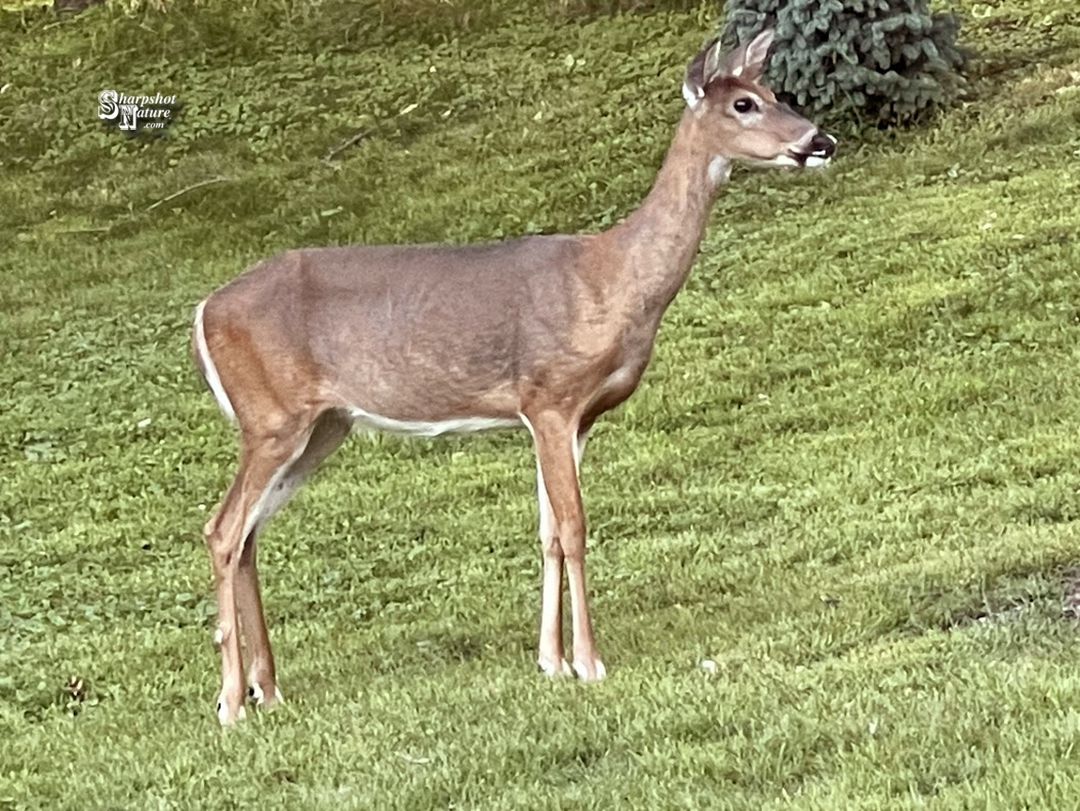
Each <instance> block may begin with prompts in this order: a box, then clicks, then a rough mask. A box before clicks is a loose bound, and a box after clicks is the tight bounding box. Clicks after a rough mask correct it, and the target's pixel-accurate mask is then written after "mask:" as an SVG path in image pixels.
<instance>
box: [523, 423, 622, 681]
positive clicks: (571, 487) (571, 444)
mask: <svg viewBox="0 0 1080 811" xmlns="http://www.w3.org/2000/svg"><path fill="white" fill-rule="evenodd" d="M530 427H531V428H532V431H533V437H534V441H535V444H536V456H537V462H538V465H539V469H540V476H539V479H540V482H541V484H542V486H543V489H544V491H545V492H546V494H547V501H548V506H549V507H550V513H549V520H552V519H553V521H554V535H555V536H556V538H557V541H558V546H559V550H558V551H554V550H552V552H551V554H550V557H549V554H548V552H547V549H546V548H545V557H544V613H543V615H542V616H543V618H544V619H545V620H546V619H547V618H548V617H549V616H551V617H552V618H553V620H558V618H559V613H558V611H559V609H558V603H556V606H555V608H551V607H550V602H549V595H551V594H553V593H554V594H556V595H558V597H559V600H560V601H561V597H562V595H561V591H562V583H561V580H562V577H561V571H559V570H558V569H556V568H555V564H556V561H559V560H560V559H561V563H562V565H563V566H564V567H565V569H566V574H567V580H568V581H569V586H570V612H571V619H572V624H573V632H574V664H573V669H574V672H575V673H576V674H577V675H578V677H579V678H581V679H583V680H585V681H596V680H598V679H602V678H603V677H604V675H605V673H606V671H605V668H604V664H603V662H601V661H600V658H599V657H598V656H597V653H596V645H595V642H594V640H593V631H592V621H591V619H590V617H589V600H588V594H587V592H586V588H585V512H584V509H583V507H582V503H581V491H580V489H579V486H578V476H577V462H578V457H579V445H578V434H577V425H576V424H573V423H571V422H570V421H569V420H566V419H565V418H563V417H562V416H561V415H560V414H558V413H557V412H553V411H545V412H542V413H541V414H538V415H536V417H535V418H534V419H533V420H532V422H531V426H530ZM542 514H543V513H542ZM547 534H548V536H550V535H551V534H552V533H551V531H550V530H549V532H548V533H547ZM549 560H550V561H551V563H550V564H549ZM553 572H557V574H553ZM556 577H557V578H558V579H556ZM544 629H545V625H544V623H543V622H542V624H541V646H542V647H541V655H543V650H544V649H543V645H544V643H545V637H544V633H543V632H544Z"/></svg>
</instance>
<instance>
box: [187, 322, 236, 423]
mask: <svg viewBox="0 0 1080 811" xmlns="http://www.w3.org/2000/svg"><path fill="white" fill-rule="evenodd" d="M204 307H206V301H205V300H203V301H200V302H199V306H198V307H196V308H195V351H196V352H198V353H199V360H201V361H202V365H203V370H204V371H205V373H206V385H208V386H209V387H210V391H211V392H213V394H214V399H215V400H217V404H218V408H220V409H221V410H222V411H223V412H224V414H225V416H226V417H228V418H229V419H230V420H232V421H233V422H236V411H235V410H234V409H233V406H232V402H231V401H230V400H229V395H228V394H226V393H225V387H224V386H223V385H222V384H221V378H220V377H219V376H218V372H217V366H215V365H214V359H213V358H212V357H210V347H209V346H208V345H207V343H206V330H205V329H204V328H203V308H204Z"/></svg>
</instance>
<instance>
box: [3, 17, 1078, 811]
mask: <svg viewBox="0 0 1080 811" xmlns="http://www.w3.org/2000/svg"><path fill="white" fill-rule="evenodd" d="M125 5H127V6H128V7H129V11H128V12H125ZM393 5H394V4H393V3H391V2H390V0H365V2H360V3H348V2H345V0H325V2H323V3H321V4H319V3H312V2H308V0H252V2H249V3H247V4H236V5H229V6H226V5H225V4H220V5H219V4H215V3H210V2H204V3H193V2H188V0H177V4H176V5H173V6H171V7H170V9H169V10H168V11H167V12H161V11H155V10H149V11H139V12H130V6H131V3H128V4H125V3H123V2H116V3H113V4H110V5H109V6H107V7H95V8H92V9H90V10H89V11H87V12H85V13H83V14H78V15H66V16H61V17H56V16H55V15H53V14H52V12H50V11H47V10H34V9H31V10H24V11H11V12H6V13H0V54H2V59H0V88H3V89H2V90H0V144H2V148H0V280H2V284H0V357H2V358H3V362H2V363H0V810H2V811H8V810H9V809H36V808H42V809H46V808H47V809H73V810H78V811H82V810H83V809H158V808H161V809H174V808H176V809H188V808H190V809H232V808H266V809H271V808H288V809H324V808H325V809H342V808H344V809H352V808H380V809H381V808H388V809H392V808H402V809H414V808H415V809H427V808H437V807H438V808H442V807H454V808H482V809H502V808H529V809H535V808H569V807H572V808H596V809H610V808H665V807H688V808H732V809H737V808H739V809H741V808H747V809H762V808H765V809H768V808H780V807H784V808H797V809H862V808H866V809H872V808H882V809H903V808H921V807H932V808H935V809H938V808H940V809H968V808H993V809H1004V808H1009V809H1013V808H1048V809H1062V808H1070V807H1073V806H1075V804H1076V797H1077V796H1080V753H1078V751H1077V744H1078V742H1080V644H1078V643H1080V640H1078V639H1077V626H1076V623H1075V621H1074V620H1073V619H1072V618H1071V617H1070V616H1069V612H1068V611H1067V610H1066V611H1063V607H1064V608H1066V609H1068V608H1069V607H1070V603H1069V602H1068V598H1067V595H1068V594H1069V592H1070V590H1071V581H1072V579H1073V578H1074V577H1076V576H1077V575H1076V574H1075V571H1074V570H1075V568H1076V567H1078V566H1080V543H1078V541H1080V532H1078V530H1077V526H1078V524H1077V521H1078V519H1080V430H1078V429H1080V384H1078V382H1077V370H1078V369H1080V202H1078V201H1080V10H1076V9H1071V7H1070V6H1069V4H1064V3H1059V2H1057V1H1056V0H1028V1H1027V2H1021V0H990V1H989V2H978V3H975V2H970V0H962V2H961V3H960V8H961V10H962V11H963V12H964V13H965V14H966V15H967V17H968V19H967V21H966V23H965V26H964V28H963V35H964V41H965V44H967V45H968V46H969V47H971V48H972V49H973V50H974V51H975V52H976V53H977V55H978V56H977V60H976V61H975V62H974V64H973V67H972V76H971V87H970V93H969V97H968V98H967V99H966V100H965V101H964V103H962V104H960V105H958V106H957V107H956V108H954V109H952V110H951V111H949V112H947V113H946V114H944V115H942V116H940V117H938V118H936V119H934V120H932V121H927V122H925V123H924V124H923V125H921V126H920V127H917V128H913V129H909V130H906V131H900V132H891V133H871V134H866V133H863V134H859V133H857V132H855V131H850V132H845V131H843V129H842V128H841V130H840V131H838V135H840V137H841V150H842V151H841V152H840V153H839V155H838V156H837V158H836V159H835V160H834V161H833V165H832V166H831V167H830V169H829V170H828V171H827V172H823V173H815V172H806V173H784V172H769V173H754V172H751V171H749V170H742V169H739V170H736V172H735V173H734V174H733V176H732V179H731V183H730V185H729V187H728V188H727V189H726V191H725V192H724V194H723V196H722V197H721V199H720V200H719V202H718V204H717V206H716V211H715V214H714V217H713V220H712V225H711V228H710V230H709V233H708V236H707V237H706V240H705V242H704V244H703V245H702V250H701V254H700V257H699V260H698V263H697V266H696V267H695V269H694V271H693V274H692V276H691V280H690V282H689V284H688V286H687V288H686V289H685V290H684V291H683V293H682V294H681V295H680V296H679V298H678V299H676V301H675V303H674V305H673V306H672V309H671V310H670V311H669V314H668V317H667V319H666V321H665V324H664V327H663V328H662V330H661V333H660V338H659V340H658V345H657V352H656V355H655V358H654V361H653V363H652V365H651V367H650V368H649V370H648V372H647V373H646V376H645V379H644V381H643V383H642V387H641V389H640V390H639V392H638V393H637V394H636V395H635V396H634V397H633V398H632V399H631V400H630V401H629V402H628V403H627V404H626V405H625V406H623V407H622V408H621V409H620V410H618V411H617V412H615V413H613V414H610V415H608V417H607V418H606V419H605V420H602V421H601V423H600V424H599V425H598V427H597V428H596V429H595V430H594V432H593V435H592V436H591V438H590V442H589V447H588V452H587V455H586V459H585V462H584V467H583V477H584V485H585V499H586V507H587V510H588V515H589V520H590V527H589V529H590V536H589V544H590V550H591V551H590V558H589V561H590V577H591V591H592V595H593V611H594V619H595V621H596V622H597V631H598V641H599V644H600V650H601V653H602V655H603V657H604V660H605V662H606V664H607V665H608V669H609V677H608V679H607V680H606V681H605V682H603V683H601V684H598V685H581V684H577V683H574V682H552V681H549V680H547V679H545V678H543V677H542V676H540V675H539V674H538V673H537V672H536V670H535V665H534V648H535V642H536V631H537V622H538V609H539V601H540V595H539V586H540V558H539V546H538V542H537V540H536V529H535V524H536V514H535V513H536V507H535V500H534V480H533V477H534V466H533V461H532V455H531V448H530V443H529V440H528V436H527V434H525V433H521V432H519V433H510V434H505V435H498V434H493V435H485V436H481V437H464V438H450V439H441V440H430V441H428V440H402V439H397V438H392V437H374V438H371V437H355V438H353V439H351V440H350V441H349V442H348V443H347V444H346V445H345V447H344V448H343V449H342V450H341V451H340V452H339V453H338V454H337V455H336V456H335V457H333V458H332V459H331V460H330V462H329V463H328V464H327V465H326V466H325V469H324V470H323V471H322V473H321V475H320V476H318V477H317V478H316V479H315V480H314V481H313V482H311V483H310V484H309V485H308V486H307V487H306V489H305V490H303V491H302V492H301V493H300V495H299V496H298V497H297V498H296V499H295V501H294V502H292V503H291V504H290V505H289V507H287V508H286V509H285V510H283V511H282V513H281V514H280V515H279V516H278V517H277V518H276V519H275V521H274V523H273V524H272V525H271V526H270V527H269V528H268V530H267V531H266V532H265V533H264V534H263V536H262V542H261V546H260V553H261V572H262V577H263V589H264V598H265V600H266V608H267V616H268V619H269V622H270V628H271V637H272V640H273V642H274V645H275V652H276V654H277V657H278V665H279V677H280V679H281V683H282V690H283V692H284V694H285V699H286V703H285V704H284V705H283V706H282V707H280V708H279V709H277V710H275V711H273V712H271V713H249V715H248V718H247V720H246V721H245V722H244V723H242V724H240V725H238V726H237V727H235V728H232V729H229V730H227V731H226V732H224V733H223V732H222V730H221V729H220V728H219V727H218V724H217V721H216V719H215V717H214V700H215V697H216V694H217V689H218V677H219V670H218V661H217V655H216V653H215V651H214V650H213V647H212V645H211V635H212V628H213V616H214V606H213V600H212V588H211V583H210V572H209V565H208V561H207V557H206V553H205V551H204V549H203V546H202V539H201V527H202V525H203V523H204V522H205V520H206V517H207V513H208V511H209V510H210V509H212V507H213V505H214V503H215V502H216V500H217V499H218V498H219V496H220V494H221V491H222V489H223V488H224V486H225V485H226V484H227V482H228V480H229V479H230V477H231V476H232V473H233V471H234V465H235V437H234V434H233V431H232V429H231V428H230V427H229V425H228V424H227V423H226V422H225V420H224V419H222V418H221V416H220V415H219V414H218V412H217V409H216V406H215V404H214V402H213V398H212V397H211V396H210V395H209V394H208V393H207V392H206V390H205V388H204V386H203V385H202V383H201V381H200V380H199V379H198V377H197V375H196V373H195V371H194V368H193V364H192V362H191V359H190V356H189V353H188V340H189V335H190V322H191V316H192V310H193V307H194V304H195V303H196V302H197V301H198V300H199V299H200V298H201V297H202V296H204V295H205V294H206V293H207V292H208V291H210V290H211V289H213V288H214V287H216V286H217V285H218V284H220V283H222V282H223V281H225V280H227V279H229V278H231V277H233V276H234V275H236V274H237V273H238V272H239V271H240V270H241V269H243V268H244V267H245V266H247V265H249V264H250V263H252V262H253V261H255V260H257V259H259V258H262V257H264V256H267V255H269V254H272V253H274V252H276V251H278V250H280V249H282V248H286V247H290V246H297V245H314V244H331V243H350V242H426V241H449V242H466V241H478V240H487V239H493V238H501V237H508V236H513V235H519V234H524V233H529V232H553V231H571V230H586V231H587V230H597V229H600V228H603V227H606V226H608V225H610V224H611V223H613V222H615V221H617V220H618V219H620V218H621V217H623V216H625V215H626V214H627V213H628V212H629V211H630V210H632V209H633V207H634V206H635V205H636V203H637V201H638V200H639V199H640V198H641V197H642V196H643V195H644V194H645V192H646V191H647V189H648V187H649V185H650V182H651V179H652V176H653V173H654V172H655V170H656V168H657V167H658V165H659V162H660V159H661V157H662V155H663V152H664V149H665V148H666V145H667V141H668V138H669V137H670V135H671V133H672V132H673V131H674V127H675V124H676V122H677V120H678V116H679V115H680V109H681V105H682V99H681V97H680V93H679V84H680V82H681V77H682V71H683V69H684V67H685V63H686V61H687V60H688V59H689V57H690V56H691V55H692V54H693V52H694V49H695V48H696V47H697V46H698V45H700V43H701V41H702V40H703V39H704V38H705V36H706V35H707V34H708V32H709V31H710V30H711V28H712V27H713V26H714V24H715V17H716V8H715V7H714V6H712V5H705V4H703V5H701V6H700V7H693V6H690V4H676V5H677V6H678V7H679V8H682V9H683V10H675V11H671V10H663V9H662V8H661V9H656V8H653V9H652V10H648V9H645V10H640V11H638V12H634V13H623V14H580V15H578V14H568V13H557V12H554V11H550V12H549V11H542V10H534V11H529V10H528V9H529V6H530V5H535V4H529V3H526V2H524V0H522V2H516V0H502V1H501V2H496V0H491V1H490V2H485V3H479V2H477V3H474V4H472V7H471V8H470V7H469V6H466V5H465V4H463V3H456V4H441V3H434V1H433V0H432V3H429V4H427V5H425V4H424V3H423V2H421V0H413V1H412V2H410V3H401V4H399V7H400V8H399V11H398V13H397V14H396V15H391V14H389V13H388V12H387V10H388V9H391V7H392V6H393ZM443 6H446V7H445V8H443ZM537 7H538V8H544V7H543V6H537ZM400 9H404V10H403V11H402V10H400ZM109 88H111V89H114V90H116V91H118V92H123V93H126V94H129V95H134V94H154V93H161V94H163V95H170V94H176V95H177V97H178V101H179V102H180V103H181V104H182V105H183V106H182V108H181V109H180V110H179V112H178V113H177V117H176V120H175V122H174V124H173V125H172V126H171V127H170V129H169V131H168V134H167V136H166V137H162V138H150V137H143V136H140V137H133V138H128V137H125V136H124V134H122V133H121V132H119V131H117V130H115V129H107V128H104V127H103V126H102V125H101V124H100V122H99V121H98V118H97V115H96V113H97V96H98V93H100V92H101V91H102V90H104V89H109ZM355 133H364V135H363V137H361V138H359V139H357V141H356V143H355V144H353V145H351V146H348V147H343V148H342V149H341V150H340V151H339V152H338V153H337V154H336V155H334V156H333V157H332V158H331V159H330V160H325V159H324V158H325V157H326V156H327V154H328V153H329V152H331V151H332V150H334V149H335V147H337V146H339V145H342V144H343V142H345V141H347V140H348V139H349V138H350V136H352V135H354V134H355ZM209 180H214V181H215V182H213V183H209V184H205V185H197V184H203V183H204V182H205V181H209ZM196 186H197V187H196ZM193 187H194V188H193ZM180 191H183V192H184V193H183V194H180V195H178V196H176V197H172V198H171V199H166V198H170V195H174V194H175V193H176V192H180ZM163 200H164V201H165V202H159V201H163ZM1063 600H1065V602H1064V603H1063Z"/></svg>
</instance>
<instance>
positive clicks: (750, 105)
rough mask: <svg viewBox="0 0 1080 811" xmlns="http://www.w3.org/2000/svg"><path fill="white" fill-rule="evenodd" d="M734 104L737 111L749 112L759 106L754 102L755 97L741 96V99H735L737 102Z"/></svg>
mask: <svg viewBox="0 0 1080 811" xmlns="http://www.w3.org/2000/svg"><path fill="white" fill-rule="evenodd" d="M732 106H733V107H734V108H735V112H737V113H748V112H750V111H751V110H754V109H756V108H757V105H756V104H754V100H753V99H749V98H745V97H744V98H741V99H735V104H734V105H732Z"/></svg>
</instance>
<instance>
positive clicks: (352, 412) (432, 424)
mask: <svg viewBox="0 0 1080 811" xmlns="http://www.w3.org/2000/svg"><path fill="white" fill-rule="evenodd" d="M349 416H350V417H351V418H352V420H353V424H354V426H355V427H358V428H366V429H368V430H374V431H385V432H387V433H391V434H405V435H407V436H439V435H440V434H469V433H473V432H475V431H490V430H493V429H496V428H518V427H520V426H521V420H519V419H517V418H516V417H515V418H512V419H510V418H504V417H454V418H452V419H448V420H432V421H427V420H398V419H394V418H393V417H384V416H382V415H381V414H373V413H372V412H370V411H365V410H364V409H362V408H360V406H349Z"/></svg>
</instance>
